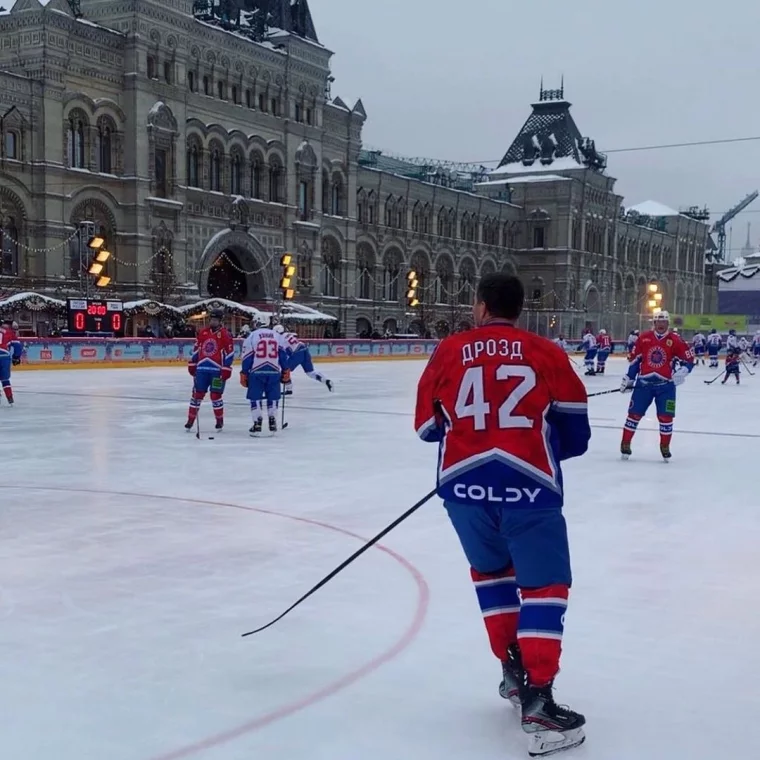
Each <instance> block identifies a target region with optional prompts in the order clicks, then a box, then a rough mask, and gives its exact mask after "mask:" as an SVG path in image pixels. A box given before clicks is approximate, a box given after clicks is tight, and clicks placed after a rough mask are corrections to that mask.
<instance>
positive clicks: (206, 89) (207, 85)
mask: <svg viewBox="0 0 760 760" xmlns="http://www.w3.org/2000/svg"><path fill="white" fill-rule="evenodd" d="M203 94H204V95H211V80H210V79H209V77H208V74H206V75H204V77H203Z"/></svg>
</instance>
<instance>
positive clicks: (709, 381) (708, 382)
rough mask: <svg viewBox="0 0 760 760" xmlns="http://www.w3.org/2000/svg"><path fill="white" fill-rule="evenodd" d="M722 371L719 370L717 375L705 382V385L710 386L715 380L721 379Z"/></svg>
mask: <svg viewBox="0 0 760 760" xmlns="http://www.w3.org/2000/svg"><path fill="white" fill-rule="evenodd" d="M723 374H724V373H723V370H721V372H720V374H719V375H716V376H715V377H714V378H713V379H712V380H705V381H704V383H705V385H712V384H713V383H714V382H715V381H716V380H719V379H720V378H721V377H723Z"/></svg>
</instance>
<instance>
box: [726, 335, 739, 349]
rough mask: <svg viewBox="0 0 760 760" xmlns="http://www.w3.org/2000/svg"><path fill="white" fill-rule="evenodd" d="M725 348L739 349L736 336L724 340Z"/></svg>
mask: <svg viewBox="0 0 760 760" xmlns="http://www.w3.org/2000/svg"><path fill="white" fill-rule="evenodd" d="M726 348H739V338H738V337H737V336H736V335H729V336H728V337H727V338H726Z"/></svg>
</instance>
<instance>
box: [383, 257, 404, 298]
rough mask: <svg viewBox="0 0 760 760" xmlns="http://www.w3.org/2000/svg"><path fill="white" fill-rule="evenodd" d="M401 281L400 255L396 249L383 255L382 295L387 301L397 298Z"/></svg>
mask: <svg viewBox="0 0 760 760" xmlns="http://www.w3.org/2000/svg"><path fill="white" fill-rule="evenodd" d="M400 281H401V255H400V254H399V253H398V251H391V252H390V253H388V254H386V256H385V266H384V267H383V297H384V298H385V300H386V301H388V302H389V303H395V302H397V301H398V300H399V293H400V286H399V283H400Z"/></svg>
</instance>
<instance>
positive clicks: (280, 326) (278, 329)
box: [272, 325, 285, 335]
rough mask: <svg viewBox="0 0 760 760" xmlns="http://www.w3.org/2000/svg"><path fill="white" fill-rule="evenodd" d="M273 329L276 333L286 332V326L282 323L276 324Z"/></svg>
mask: <svg viewBox="0 0 760 760" xmlns="http://www.w3.org/2000/svg"><path fill="white" fill-rule="evenodd" d="M272 329H273V330H274V331H275V332H276V333H279V334H280V335H282V334H283V333H284V332H285V328H284V327H283V326H282V325H275V326H274V327H273V328H272Z"/></svg>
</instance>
